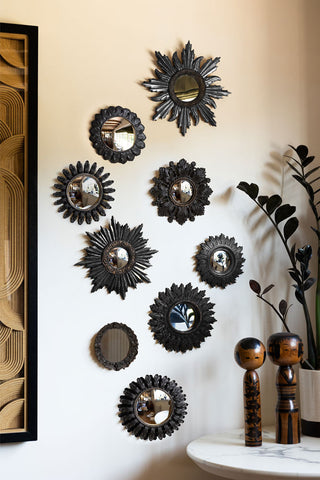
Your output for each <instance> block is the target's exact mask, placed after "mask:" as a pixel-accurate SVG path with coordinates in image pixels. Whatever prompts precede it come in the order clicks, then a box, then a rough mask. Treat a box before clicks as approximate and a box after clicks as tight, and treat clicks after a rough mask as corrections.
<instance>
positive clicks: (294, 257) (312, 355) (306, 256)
mask: <svg viewBox="0 0 320 480" xmlns="http://www.w3.org/2000/svg"><path fill="white" fill-rule="evenodd" d="M302 147H303V146H300V147H297V149H295V151H296V152H297V153H298V156H299V158H300V162H298V161H296V162H297V163H298V165H300V166H301V175H300V172H299V170H298V169H297V168H296V167H294V168H293V169H294V170H295V172H296V175H295V176H297V177H298V175H300V176H299V178H300V179H301V181H300V180H299V182H300V183H301V184H302V185H303V186H305V188H306V190H307V192H308V194H309V202H310V204H312V205H313V207H312V210H313V212H314V213H315V211H316V207H317V206H316V205H315V204H314V195H315V193H317V192H314V191H313V188H312V185H311V186H310V184H309V183H308V182H307V181H306V180H305V178H306V174H305V171H304V168H305V167H306V166H307V165H309V164H310V163H311V162H312V160H313V159H312V160H311V161H310V158H312V157H307V150H308V149H307V148H306V147H304V148H302ZM301 157H303V158H302V159H301ZM303 161H304V164H303ZM290 165H291V164H290ZM291 167H292V165H291ZM312 170H313V171H311V173H313V172H315V171H316V169H312ZM311 173H310V172H309V174H311ZM307 175H308V174H307ZM307 178H308V177H307ZM303 182H304V183H303ZM307 185H308V186H307ZM237 188H238V189H239V190H242V191H243V192H245V193H246V194H247V195H248V196H249V197H250V198H251V199H252V200H253V201H254V203H255V204H256V205H257V206H258V207H259V208H260V210H262V211H263V213H264V214H265V215H266V216H267V217H268V218H269V220H270V222H271V223H272V225H273V226H274V228H275V230H276V232H277V233H278V235H279V237H280V238H281V241H282V243H283V245H284V248H285V250H286V252H287V254H288V257H289V260H290V263H291V267H290V268H289V269H288V272H289V275H290V276H291V278H292V279H293V280H294V281H295V284H294V285H293V286H294V288H295V296H296V298H297V300H298V302H299V303H301V305H302V307H303V311H304V316H305V321H306V330H307V344H308V359H307V360H306V361H305V364H304V366H306V367H307V368H312V369H315V368H319V367H320V365H319V345H318V348H317V345H316V341H315V335H314V332H313V328H312V324H311V320H310V313H309V309H308V305H307V301H306V297H305V292H306V291H307V290H309V288H311V287H312V285H313V284H314V283H315V279H314V278H312V277H310V271H309V269H308V267H309V261H310V258H311V255H312V248H311V246H310V245H306V246H304V247H303V248H298V249H296V244H293V245H292V246H290V245H289V243H288V240H289V239H290V237H292V235H293V234H294V233H295V231H296V230H297V228H298V226H299V220H298V218H297V217H296V216H293V215H294V213H295V211H296V207H295V206H293V205H289V204H283V203H282V198H281V197H280V196H279V195H272V196H270V197H269V196H266V195H259V187H258V185H256V184H255V183H251V184H249V183H247V182H240V183H239V185H238V187H237ZM284 221H285V223H284V224H283V223H282V222H284ZM317 222H319V216H318V215H317ZM280 224H281V225H280ZM314 230H315V231H317V232H318V233H317V235H318V239H320V234H319V229H318V228H317V229H314ZM318 253H319V252H318ZM253 282H255V281H253ZM252 285H253V288H252ZM252 285H250V286H251V288H252V290H253V291H254V292H255V293H256V294H257V295H258V296H259V298H261V299H262V300H263V301H265V302H266V303H268V304H269V305H270V306H271V307H272V308H273V309H274V310H275V311H276V312H277V314H278V316H280V318H281V320H282V321H283V320H284V321H285V320H286V315H287V307H286V309H285V308H284V307H285V305H284V303H282V304H281V302H280V304H281V310H280V304H279V310H277V309H276V308H275V307H274V306H273V305H272V304H270V302H268V301H266V299H265V298H263V295H264V294H265V293H267V292H268V291H269V290H270V289H271V288H272V287H271V286H270V285H269V287H267V288H266V289H264V291H263V292H262V294H261V293H260V292H261V287H260V285H259V284H258V282H255V283H253V284H252ZM259 287H260V288H259ZM282 311H283V312H284V313H282ZM285 324H286V322H285ZM317 326H319V323H317ZM318 330H319V328H318ZM318 338H319V337H318Z"/></svg>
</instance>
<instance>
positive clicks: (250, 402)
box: [234, 337, 266, 447]
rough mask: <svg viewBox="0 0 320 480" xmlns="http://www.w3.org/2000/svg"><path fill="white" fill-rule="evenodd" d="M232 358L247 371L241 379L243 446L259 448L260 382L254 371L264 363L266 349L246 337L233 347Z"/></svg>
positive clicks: (260, 343) (256, 340) (260, 437)
mask: <svg viewBox="0 0 320 480" xmlns="http://www.w3.org/2000/svg"><path fill="white" fill-rule="evenodd" d="M234 357H235V360H236V362H237V363H238V365H240V367H242V368H244V369H246V370H247V371H246V373H245V374H244V377H243V403H244V425H245V444H246V446H247V447H259V446H260V445H261V444H262V434H261V402H260V382H259V375H258V374H257V372H256V371H255V369H256V368H259V367H261V365H262V364H263V362H264V361H265V358H266V349H265V347H264V345H263V343H262V342H260V340H258V339H257V338H253V337H247V338H243V339H242V340H240V341H239V342H238V343H237V345H236V346H235V349H234Z"/></svg>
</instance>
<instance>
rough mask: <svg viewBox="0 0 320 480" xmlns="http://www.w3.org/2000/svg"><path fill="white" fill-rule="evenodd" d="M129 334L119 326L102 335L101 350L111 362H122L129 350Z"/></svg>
mask: <svg viewBox="0 0 320 480" xmlns="http://www.w3.org/2000/svg"><path fill="white" fill-rule="evenodd" d="M129 346H130V344H129V339H128V335H127V334H126V333H125V332H124V331H123V330H121V329H119V328H110V329H108V330H106V331H105V333H104V334H103V335H102V337H101V342H100V351H101V354H102V355H103V357H104V358H105V359H106V360H107V361H108V362H111V363H116V362H121V361H122V360H124V359H125V358H126V357H127V355H128V352H129Z"/></svg>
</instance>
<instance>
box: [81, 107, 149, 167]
mask: <svg viewBox="0 0 320 480" xmlns="http://www.w3.org/2000/svg"><path fill="white" fill-rule="evenodd" d="M143 132H144V126H143V125H142V123H141V121H140V118H138V116H137V115H136V113H133V112H131V110H129V109H128V108H123V107H120V106H117V107H109V108H104V109H102V110H100V113H97V114H96V115H95V117H94V120H93V121H92V122H91V128H90V140H91V142H92V145H93V147H94V149H95V150H96V152H97V153H98V155H101V156H102V157H103V158H104V159H105V160H110V162H112V163H126V162H127V161H132V160H133V159H134V158H135V157H136V156H137V155H140V153H141V150H142V149H143V148H144V147H145V143H144V140H145V139H146V136H145V134H144V133H143Z"/></svg>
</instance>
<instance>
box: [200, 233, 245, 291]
mask: <svg viewBox="0 0 320 480" xmlns="http://www.w3.org/2000/svg"><path fill="white" fill-rule="evenodd" d="M195 258H196V269H197V271H198V272H199V274H200V278H201V280H202V281H203V282H206V283H208V285H210V286H211V287H222V288H225V287H226V286H227V285H229V284H231V283H235V281H236V278H237V277H238V276H239V275H240V274H241V273H242V265H243V263H244V261H245V259H244V258H243V256H242V247H239V246H238V244H237V243H236V242H235V239H234V238H233V237H232V238H229V237H226V236H225V235H222V234H221V235H219V236H216V237H209V238H208V240H206V241H205V242H204V243H201V244H200V247H199V252H198V253H197V255H196V257H195Z"/></svg>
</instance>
